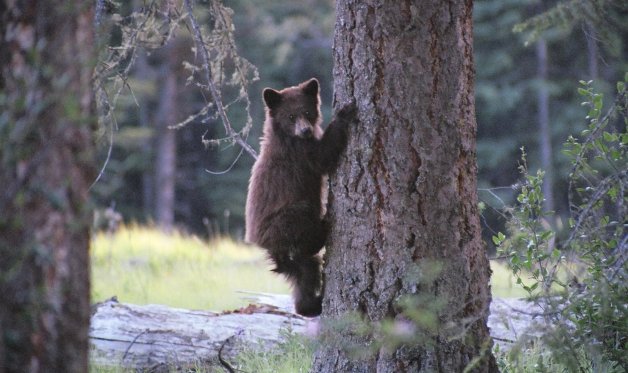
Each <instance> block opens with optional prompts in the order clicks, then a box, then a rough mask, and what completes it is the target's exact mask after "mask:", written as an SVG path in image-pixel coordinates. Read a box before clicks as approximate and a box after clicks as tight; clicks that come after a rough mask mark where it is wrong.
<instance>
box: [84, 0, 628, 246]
mask: <svg viewBox="0 0 628 373" xmlns="http://www.w3.org/2000/svg"><path fill="white" fill-rule="evenodd" d="M557 3H558V2H556V1H544V2H539V1H530V0H509V1H476V2H475V6H474V32H475V35H474V39H475V63H476V74H477V75H476V88H475V89H476V114H477V121H478V149H477V150H478V152H477V153H478V164H479V188H480V190H479V195H480V199H481V201H482V202H483V203H484V207H485V208H484V209H483V225H484V227H483V229H484V231H485V237H486V238H487V240H486V241H487V242H490V241H491V240H490V239H488V238H490V237H491V236H492V235H494V234H495V232H497V231H499V230H500V229H501V230H503V221H501V219H500V214H501V212H500V210H501V209H502V208H503V207H504V206H505V205H510V204H512V202H513V201H514V198H515V197H516V194H517V190H516V188H515V187H513V186H516V185H517V184H518V183H519V181H520V179H521V175H520V173H519V171H518V166H519V159H520V157H521V150H520V148H521V147H525V149H526V152H527V153H528V163H529V168H530V171H531V173H533V172H534V171H535V169H537V168H542V169H543V170H545V172H546V174H545V175H546V179H545V180H546V182H545V184H544V190H543V192H544V195H545V198H546V206H545V207H546V208H547V209H549V210H555V211H556V212H557V215H556V218H557V225H558V226H560V225H561V221H560V220H561V217H564V216H565V215H566V214H567V212H568V202H567V194H566V190H567V177H568V172H569V167H570V164H569V162H568V159H567V158H566V157H565V156H564V155H563V154H562V153H561V148H562V144H563V143H564V142H565V141H566V139H567V137H568V135H570V134H575V133H579V132H580V131H582V130H583V129H584V128H585V126H586V122H585V121H584V120H583V119H582V118H583V117H584V113H586V109H585V108H582V107H581V106H580V102H581V101H582V99H581V97H579V96H578V94H577V88H578V86H579V83H578V81H580V80H593V81H594V83H593V85H594V87H595V89H596V90H597V91H598V92H602V93H608V94H609V97H612V94H613V89H614V82H616V81H618V80H621V79H622V76H623V74H624V72H625V71H626V70H627V69H628V64H627V61H628V59H627V58H626V57H627V54H628V51H627V50H626V45H628V44H627V42H626V40H627V38H628V22H626V20H627V14H628V13H627V12H626V9H622V8H621V7H622V6H621V5H617V4H619V3H621V2H619V3H609V4H606V5H605V4H603V2H602V3H600V5H599V7H600V8H598V9H588V8H587V6H593V7H595V6H596V5H592V4H596V3H594V2H586V3H582V4H580V2H578V1H575V2H573V3H574V4H571V5H572V7H571V8H568V9H567V8H566V9H563V11H562V12H557V13H556V14H554V19H553V20H552V22H553V24H554V25H558V26H553V27H551V28H549V29H548V30H547V31H545V32H543V33H542V34H540V35H535V33H534V31H530V30H532V28H529V29H526V30H524V31H522V32H515V31H514V30H515V29H516V28H517V27H518V28H522V26H521V23H522V22H524V21H526V20H529V19H530V18H531V17H532V16H534V15H536V14H540V13H542V12H543V11H545V10H547V9H550V8H552V7H553V6H554V5H556V4H557ZM583 4H585V5H586V6H584V5H583ZM587 4H588V5H587ZM225 5H226V6H229V7H230V8H232V9H233V14H232V17H233V26H234V27H235V31H234V36H235V43H236V45H237V48H238V53H239V54H240V55H241V56H242V57H244V58H245V59H246V60H248V61H249V62H250V63H251V64H253V65H254V66H255V67H257V73H255V72H254V71H252V72H251V75H250V76H251V77H258V78H259V79H257V80H256V81H254V82H253V83H252V84H251V85H250V86H249V87H248V95H249V99H250V115H251V119H252V129H251V131H250V134H249V136H248V143H249V144H251V145H252V147H253V148H254V149H256V150H258V149H259V141H258V139H259V137H260V136H261V130H262V124H263V118H264V112H263V106H262V100H261V93H260V92H261V91H262V89H263V88H264V87H274V88H282V87H286V86H290V85H294V84H296V83H298V82H301V81H303V80H305V79H308V78H310V77H316V78H318V79H319V81H320V82H321V85H322V87H321V89H322V92H321V93H322V102H323V115H324V117H325V118H326V121H328V120H329V118H330V116H331V104H332V87H331V83H332V76H331V71H332V62H331V48H332V33H333V25H334V2H333V1H331V0H318V1H313V0H312V1H303V2H293V1H283V0H282V1H255V2H250V1H243V0H230V1H226V2H225ZM581 5H582V6H581ZM204 6H205V4H203V3H199V4H198V6H197V7H196V11H197V12H198V15H197V17H198V18H199V21H200V23H202V24H210V23H211V22H212V20H208V19H207V14H208V13H207V12H206V11H205V9H204V8H203V7H204ZM140 8H141V4H140V2H138V1H135V2H129V3H126V2H123V3H120V4H119V7H118V8H116V9H113V8H112V9H109V10H110V11H111V12H112V13H119V14H120V15H121V16H122V17H126V16H125V15H129V14H131V13H132V12H133V11H137V10H138V9H140ZM624 8H625V7H624ZM559 9H560V8H559ZM587 11H589V14H586V13H587ZM600 16H603V18H600ZM517 25H518V26H517ZM537 26H538V25H537ZM541 26H542V25H541ZM162 31H163V30H162ZM185 31H186V30H185V29H177V30H175V32H174V33H173V34H172V35H171V38H170V40H168V41H167V42H166V43H165V46H162V44H164V42H163V41H161V42H156V44H155V45H152V46H151V45H144V47H145V48H138V49H137V54H136V61H135V63H134V64H133V66H132V69H131V70H130V71H129V78H128V80H126V81H125V84H124V87H123V90H122V91H121V92H122V94H121V95H120V98H119V100H118V102H117V105H116V106H115V112H114V113H113V114H114V116H115V122H116V128H108V129H105V130H103V132H102V133H101V137H100V149H101V152H100V160H101V164H105V163H106V166H105V167H104V168H103V173H102V175H101V177H100V179H99V181H98V182H97V183H96V184H95V185H94V187H93V191H94V196H95V197H96V200H97V205H98V207H99V208H101V209H103V210H104V209H106V208H113V210H115V211H117V212H118V213H119V214H120V216H121V217H122V219H124V221H126V222H129V221H137V222H141V223H143V222H154V223H155V224H157V225H159V226H162V227H165V228H170V227H172V226H173V225H176V226H177V227H179V228H183V229H184V230H189V231H192V232H194V233H197V234H201V235H209V236H214V235H219V234H228V235H231V236H233V237H235V238H236V239H238V238H241V237H242V236H243V222H244V219H243V213H244V201H245V197H246V188H247V183H248V177H249V172H250V169H251V166H252V164H253V158H252V157H251V156H250V155H249V154H248V153H246V152H241V151H240V150H241V148H240V147H239V146H233V144H231V143H230V142H223V143H220V144H213V145H212V144H210V145H205V144H204V141H203V140H208V139H216V138H221V137H223V136H224V131H223V128H222V125H221V123H220V121H219V120H217V119H216V118H214V119H209V120H207V119H205V120H202V119H203V118H202V117H195V118H192V120H189V123H188V124H187V125H185V126H181V127H179V128H178V129H176V130H175V129H171V128H169V126H172V125H174V124H176V123H179V122H181V121H183V120H185V119H186V118H188V117H189V116H190V115H193V114H194V113H196V112H198V111H199V110H200V109H201V108H202V107H203V106H204V105H206V103H207V102H208V101H210V99H209V98H208V97H206V96H204V95H203V94H202V92H201V89H199V87H198V86H196V85H194V84H189V79H188V77H189V76H190V74H191V73H190V69H189V68H186V67H189V65H190V63H193V64H194V63H196V64H198V63H199V57H198V55H196V56H195V54H194V53H193V49H192V46H193V40H192V37H191V35H190V34H189V33H187V32H185ZM113 35H114V36H113V38H112V39H111V40H110V41H108V43H110V44H111V45H117V44H116V43H120V40H119V39H116V36H115V35H116V34H115V33H114V34H113ZM417 53H421V51H417ZM243 104H244V103H243V102H238V101H235V102H234V104H233V105H234V109H233V110H231V111H230V116H231V121H232V124H233V126H234V127H235V128H236V130H239V129H241V128H242V127H244V126H245V124H246V122H247V117H246V113H244V111H243V110H242V109H238V108H236V107H237V106H238V105H243ZM205 143H207V141H205ZM225 171H228V172H225Z"/></svg>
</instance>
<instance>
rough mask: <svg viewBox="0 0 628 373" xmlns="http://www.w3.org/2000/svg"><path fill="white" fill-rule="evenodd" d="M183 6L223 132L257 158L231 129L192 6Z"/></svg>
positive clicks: (252, 150)
mask: <svg viewBox="0 0 628 373" xmlns="http://www.w3.org/2000/svg"><path fill="white" fill-rule="evenodd" d="M185 8H186V11H187V13H188V15H187V16H188V18H189V20H190V25H191V26H192V30H193V31H194V32H193V36H194V44H196V49H197V50H198V51H200V53H201V58H202V59H203V70H205V79H206V80H207V86H208V88H209V91H210V92H211V94H212V98H213V99H214V102H215V103H216V110H217V111H218V114H219V115H220V119H221V120H222V125H223V126H224V128H225V132H226V133H227V135H228V136H229V137H230V138H232V139H233V140H234V141H235V142H236V143H238V145H240V146H241V147H242V148H244V150H246V152H247V153H249V154H250V155H251V156H252V157H253V158H254V159H257V152H256V151H255V150H254V149H253V148H252V147H251V146H250V145H249V144H247V143H246V141H244V139H243V138H242V136H240V134H239V133H237V132H236V131H234V130H233V127H232V126H231V122H230V121H229V118H228V117H227V114H226V112H225V108H224V106H223V104H222V100H221V98H220V94H219V93H218V89H217V88H216V85H215V84H214V80H213V79H212V71H211V67H210V66H209V52H208V51H207V48H206V47H205V42H204V40H203V35H202V34H201V30H200V28H199V26H198V23H197V22H196V18H195V17H194V14H193V8H192V4H191V1H190V0H185Z"/></svg>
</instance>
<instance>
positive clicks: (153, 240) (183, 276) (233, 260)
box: [91, 226, 290, 311]
mask: <svg viewBox="0 0 628 373" xmlns="http://www.w3.org/2000/svg"><path fill="white" fill-rule="evenodd" d="M91 256H92V301H93V302H99V301H103V300H105V299H107V298H110V297H111V296H114V295H116V296H117V297H118V299H119V300H120V301H121V302H126V303H134V304H150V303H154V304H165V305H169V306H173V307H182V308H188V309H205V310H216V311H220V310H227V309H234V308H238V307H242V306H246V305H247V302H246V301H245V300H243V299H242V296H243V295H242V294H240V293H238V290H246V291H259V292H274V293H288V292H289V291H290V290H289V287H288V284H287V282H286V281H285V280H284V279H283V278H281V277H280V276H278V275H275V274H274V273H272V272H271V271H270V263H269V262H268V260H267V259H266V257H265V255H264V252H263V251H262V250H260V249H257V248H255V247H249V246H245V245H243V244H239V243H236V242H234V241H232V240H230V239H221V240H215V241H211V242H206V241H203V240H201V239H199V238H198V237H196V236H191V235H186V234H182V233H180V232H176V231H175V232H173V233H171V234H165V233H163V232H160V231H159V230H157V229H153V228H147V227H140V226H126V227H122V228H120V229H119V230H118V231H117V232H116V233H114V234H112V235H108V234H106V233H98V234H96V235H95V236H94V237H93V240H92V245H91Z"/></svg>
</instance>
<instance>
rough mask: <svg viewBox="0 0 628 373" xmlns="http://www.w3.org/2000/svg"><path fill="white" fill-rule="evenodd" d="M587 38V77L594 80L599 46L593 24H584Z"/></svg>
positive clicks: (597, 70) (597, 72)
mask: <svg viewBox="0 0 628 373" xmlns="http://www.w3.org/2000/svg"><path fill="white" fill-rule="evenodd" d="M584 36H585V37H586V39H587V57H588V58H587V59H588V65H589V79H591V80H596V79H597V77H598V75H599V71H600V70H599V68H598V63H597V59H598V58H599V53H600V52H599V48H598V44H597V39H596V37H597V35H596V32H595V26H593V25H592V24H590V23H587V24H586V26H585V35H584Z"/></svg>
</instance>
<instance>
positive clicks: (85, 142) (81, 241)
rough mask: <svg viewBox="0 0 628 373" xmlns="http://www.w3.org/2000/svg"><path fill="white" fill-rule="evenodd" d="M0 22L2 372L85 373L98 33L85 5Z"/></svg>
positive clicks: (63, 5) (59, 5)
mask: <svg viewBox="0 0 628 373" xmlns="http://www.w3.org/2000/svg"><path fill="white" fill-rule="evenodd" d="M9 3H10V4H11V5H9V6H8V8H6V9H1V10H2V12H1V15H0V17H1V19H2V22H0V25H1V26H0V33H1V35H0V50H1V51H2V52H0V73H1V75H0V76H1V78H0V92H1V94H0V97H1V98H0V182H1V183H2V188H3V189H2V190H3V192H2V195H0V211H1V212H0V372H86V371H87V360H88V327H89V316H90V314H89V312H90V308H89V255H88V248H89V223H90V222H91V215H90V211H89V209H88V205H87V203H86V202H87V199H88V198H87V196H88V188H89V185H90V183H91V182H92V181H93V180H94V178H95V176H96V174H95V172H94V166H95V164H94V158H93V146H92V143H93V130H94V126H93V124H94V123H95V116H94V105H93V98H92V90H91V78H92V70H93V63H94V55H95V54H94V53H93V52H94V49H93V45H94V43H93V37H94V30H93V27H94V24H93V21H94V19H93V11H92V7H91V5H89V4H88V3H86V2H83V1H74V0H73V1H59V0H54V1H52V0H51V1H46V2H41V1H40V2H37V1H19V2H9Z"/></svg>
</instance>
